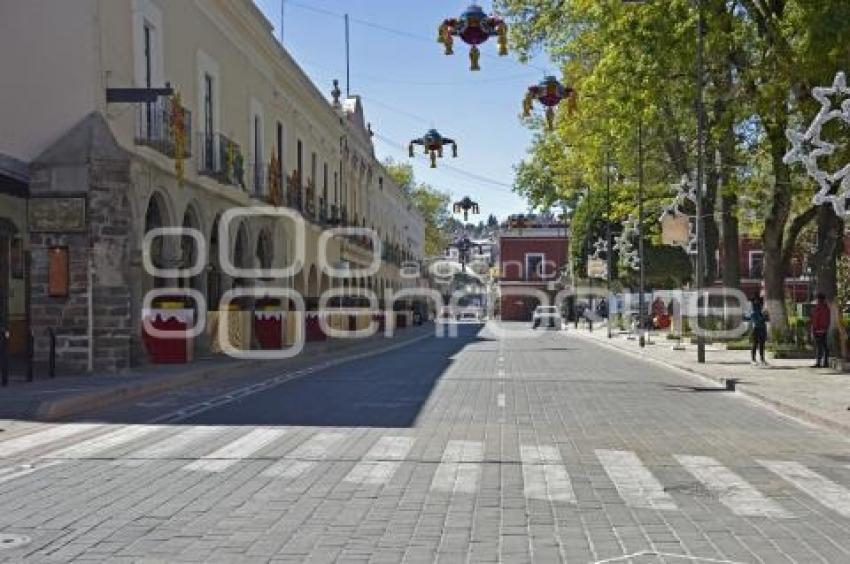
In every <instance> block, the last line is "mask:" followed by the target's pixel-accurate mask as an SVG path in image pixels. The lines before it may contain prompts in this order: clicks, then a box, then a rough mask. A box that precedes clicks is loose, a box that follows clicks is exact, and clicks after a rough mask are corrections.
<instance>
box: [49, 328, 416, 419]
mask: <svg viewBox="0 0 850 564" xmlns="http://www.w3.org/2000/svg"><path fill="white" fill-rule="evenodd" d="M432 334H433V331H428V332H426V333H425V336H429V335H432ZM422 338H424V336H423V335H416V336H411V337H407V336H404V337H402V339H401V340H400V341H397V342H393V341H394V339H393V340H391V345H390V346H387V347H378V346H376V349H377V350H375V351H374V354H378V353H380V352H383V351H384V350H392V348H393V347H400V346H404V345H406V344H412V343H414V342H416V341H418V340H421V339H422ZM376 342H377V341H376ZM340 348H341V349H342V352H346V351H347V350H349V349H351V350H353V351H354V353H355V354H353V355H349V356H347V357H342V358H343V359H348V358H349V357H351V359H356V358H357V356H358V355H363V354H367V353H369V352H372V351H370V350H366V351H359V352H357V349H358V348H360V347H359V346H358V343H357V342H356V341H352V344H349V345H344V344H342V343H337V346H330V345H328V346H326V347H322V349H321V350H320V351H317V354H315V356H314V359H315V362H316V363H317V364H320V363H322V362H323V361H324V360H325V359H326V358H327V357H328V356H330V355H331V354H332V353H333V352H339V351H340ZM294 358H297V357H294ZM343 361H345V360H343ZM268 362H269V361H263V360H244V361H239V362H234V363H227V364H223V365H219V366H204V367H200V368H197V369H195V370H187V371H186V372H184V373H180V374H169V375H165V376H161V377H158V378H155V379H151V380H149V381H144V382H132V381H129V382H126V383H121V384H119V385H117V386H114V387H110V388H107V389H104V390H93V391H90V392H84V393H80V394H75V395H72V396H69V397H65V398H60V399H55V400H44V401H42V402H40V403H39V404H38V405H37V407H36V408H35V410H34V417H35V419H36V420H39V421H56V420H59V419H63V418H66V417H70V416H73V415H78V414H80V413H84V412H86V411H91V410H93V409H99V408H103V407H109V406H111V405H113V404H116V403H120V402H124V401H128V400H133V399H140V398H143V397H147V396H152V395H156V394H160V393H162V392H167V391H172V390H176V389H179V388H187V387H191V386H194V385H197V384H200V383H203V382H214V381H219V380H225V379H228V378H238V377H240V376H242V375H244V374H245V373H246V372H247V371H250V370H252V369H256V368H259V367H261V366H263V365H267V364H266V363H268Z"/></svg>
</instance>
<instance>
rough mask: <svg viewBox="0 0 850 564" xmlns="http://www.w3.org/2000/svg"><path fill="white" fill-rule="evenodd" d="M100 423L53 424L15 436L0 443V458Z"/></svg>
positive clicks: (81, 431)
mask: <svg viewBox="0 0 850 564" xmlns="http://www.w3.org/2000/svg"><path fill="white" fill-rule="evenodd" d="M98 427H100V425H97V424H94V423H73V424H67V425H55V426H53V427H50V428H49V429H44V430H42V431H36V432H35V433H30V434H28V435H23V436H21V437H15V438H14V439H9V440H8V441H4V442H2V443H0V458H6V457H9V456H15V455H17V454H20V453H22V452H24V451H27V450H31V449H34V448H37V447H40V446H43V445H46V444H48V443H52V442H54V441H58V440H59V439H66V438H68V437H72V436H74V435H78V434H80V433H84V432H85V431H91V430H92V429H97V428H98Z"/></svg>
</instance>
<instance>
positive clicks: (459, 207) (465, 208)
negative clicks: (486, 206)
mask: <svg viewBox="0 0 850 564" xmlns="http://www.w3.org/2000/svg"><path fill="white" fill-rule="evenodd" d="M460 212H463V221H464V223H466V222H467V221H469V213H470V212H472V214H473V215H478V214H479V213H480V210H479V208H478V203H477V202H473V201H472V198H470V197H469V196H466V197H465V198H464V199H462V200H460V201H459V202H455V203H454V213H460Z"/></svg>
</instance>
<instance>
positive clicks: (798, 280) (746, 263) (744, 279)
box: [717, 236, 846, 303]
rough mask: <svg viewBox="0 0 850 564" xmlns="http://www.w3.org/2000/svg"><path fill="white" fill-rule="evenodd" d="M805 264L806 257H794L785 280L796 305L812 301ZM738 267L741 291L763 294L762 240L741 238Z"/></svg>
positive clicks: (788, 291)
mask: <svg viewBox="0 0 850 564" xmlns="http://www.w3.org/2000/svg"><path fill="white" fill-rule="evenodd" d="M845 243H846V242H845ZM805 262H806V261H805V257H804V256H802V255H801V254H795V255H794V256H792V257H791V265H790V269H789V272H788V274H787V276H786V278H785V294H786V295H787V296H788V297H789V299H790V300H791V301H793V302H795V303H800V302H806V301H809V300H810V292H811V291H812V290H811V288H812V284H813V281H812V280H811V278H810V277H809V276H808V275H807V273H806V272H805ZM722 264H723V263H722V261H720V260H718V269H719V268H721V267H722ZM738 267H739V268H740V273H741V291H743V292H744V293H745V294H746V295H747V296H753V295H755V294H759V293H763V280H764V250H762V242H761V239H760V238H758V237H747V236H742V237H741V239H740V241H739V243H738ZM720 277H721V273H720V272H719V271H718V273H717V278H718V280H719V279H720Z"/></svg>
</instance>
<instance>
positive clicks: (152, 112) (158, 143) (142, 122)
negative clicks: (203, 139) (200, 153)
mask: <svg viewBox="0 0 850 564" xmlns="http://www.w3.org/2000/svg"><path fill="white" fill-rule="evenodd" d="M181 118H182V122H183V123H182V130H183V132H184V133H183V135H182V141H183V149H182V153H183V157H184V158H186V157H191V156H192V136H191V134H190V132H191V131H192V112H190V111H189V110H187V109H186V108H183V107H182V106H175V104H174V102H173V101H172V100H171V98H158V99H157V101H156V102H150V103H144V104H136V129H135V132H134V136H133V141H134V142H135V143H136V145H144V146H145V147H150V148H152V149H154V150H156V151H159V152H160V153H162V154H163V155H165V156H167V157H170V158H172V159H173V158H175V157H176V156H177V145H178V143H177V141H178V135H177V129H178V126H179V120H181Z"/></svg>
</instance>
